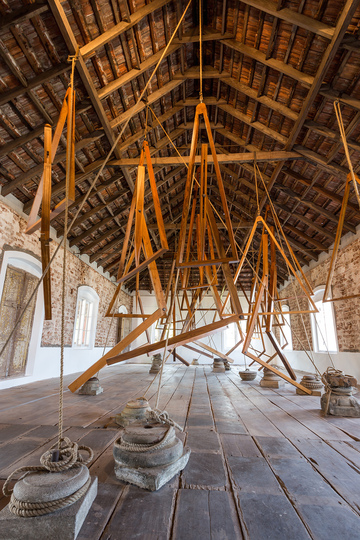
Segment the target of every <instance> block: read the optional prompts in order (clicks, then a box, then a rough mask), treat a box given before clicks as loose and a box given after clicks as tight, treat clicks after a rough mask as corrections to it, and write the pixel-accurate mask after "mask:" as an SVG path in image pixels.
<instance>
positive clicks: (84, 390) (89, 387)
mask: <svg viewBox="0 0 360 540" xmlns="http://www.w3.org/2000/svg"><path fill="white" fill-rule="evenodd" d="M103 391H104V389H103V388H102V387H101V386H100V381H99V379H98V378H97V377H91V379H89V380H88V381H86V383H84V384H83V385H82V387H81V388H80V390H79V394H82V395H85V396H97V395H98V394H101V393H102V392H103Z"/></svg>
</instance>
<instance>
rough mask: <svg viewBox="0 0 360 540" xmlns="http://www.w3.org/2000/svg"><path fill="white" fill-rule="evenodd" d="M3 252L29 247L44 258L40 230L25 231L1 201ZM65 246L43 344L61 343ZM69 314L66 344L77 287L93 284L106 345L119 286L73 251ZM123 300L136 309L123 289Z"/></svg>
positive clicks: (99, 335)
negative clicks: (109, 314)
mask: <svg viewBox="0 0 360 540" xmlns="http://www.w3.org/2000/svg"><path fill="white" fill-rule="evenodd" d="M0 216H1V219H0V254H2V252H3V250H4V248H5V249H9V248H13V249H19V250H25V251H26V252H27V253H29V254H31V255H33V256H35V257H36V258H38V259H39V258H40V241H39V236H40V235H39V232H36V233H34V234H32V235H27V234H25V228H26V220H25V219H24V218H22V217H21V216H20V215H19V214H18V213H17V212H16V211H15V210H13V209H12V208H10V207H9V206H7V205H6V204H4V203H3V202H1V201H0ZM57 245H58V244H57V243H56V242H51V244H50V248H51V255H52V254H53V253H54V251H55V249H56V247H57ZM63 253H64V252H63V249H62V248H61V249H60V250H59V252H58V254H57V256H56V258H55V260H54V262H53V264H52V268H51V286H52V320H51V321H44V326H43V333H42V339H41V345H42V346H46V347H49V346H59V345H60V332H61V291H62V261H63ZM66 279H67V284H66V313H65V317H66V319H65V321H66V322H65V345H66V346H71V344H72V338H73V331H74V320H75V313H76V299H77V289H78V287H79V286H80V285H88V286H89V287H92V288H93V289H94V290H95V291H96V292H97V294H98V295H99V297H100V302H99V311H98V318H97V327H96V338H95V347H103V346H104V344H105V341H106V336H107V334H108V331H109V326H110V324H111V319H110V318H105V317H104V315H105V313H106V310H107V307H108V305H109V303H110V300H111V298H112V296H113V294H114V291H115V289H116V286H115V285H114V283H112V282H111V281H110V280H108V279H107V278H106V277H105V276H103V275H101V274H99V272H97V271H96V270H95V269H94V268H92V267H91V266H89V265H87V264H86V263H85V262H83V261H82V260H81V259H80V258H78V257H77V256H76V255H74V254H73V253H71V252H69V251H68V253H67V272H66ZM119 303H120V304H124V305H125V306H126V307H127V310H128V312H129V313H131V311H132V297H131V296H130V295H128V294H126V293H125V292H124V291H121V292H120V297H119ZM117 325H118V319H114V320H113V323H112V326H111V331H110V334H109V338H108V343H107V344H108V346H113V345H114V344H115V343H116V341H115V340H116V336H117Z"/></svg>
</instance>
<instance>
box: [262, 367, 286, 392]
mask: <svg viewBox="0 0 360 540" xmlns="http://www.w3.org/2000/svg"><path fill="white" fill-rule="evenodd" d="M260 386H262V387H264V388H284V386H285V381H284V380H283V379H282V378H281V377H279V375H276V373H274V372H273V371H271V370H270V369H268V368H264V375H263V378H262V379H261V381H260Z"/></svg>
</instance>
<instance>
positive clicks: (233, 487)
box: [0, 364, 360, 540]
mask: <svg viewBox="0 0 360 540" xmlns="http://www.w3.org/2000/svg"><path fill="white" fill-rule="evenodd" d="M148 370H149V366H148V365H135V364H133V365H131V364H128V365H123V366H112V367H109V368H107V369H106V370H104V371H103V372H102V373H101V384H102V386H103V388H104V393H103V394H101V395H99V396H94V397H91V396H80V395H78V394H71V393H70V392H69V391H66V392H65V396H64V425H65V434H66V435H67V436H69V437H70V438H71V439H72V440H77V441H81V444H86V445H89V446H91V447H92V448H93V450H94V453H95V458H94V461H93V463H92V465H91V467H90V470H91V473H92V474H93V475H96V476H97V477H98V479H99V492H98V496H97V499H96V500H95V502H94V505H93V507H92V509H91V512H90V513H89V515H88V517H87V519H86V521H85V523H84V525H83V527H82V529H81V531H80V534H79V536H78V538H79V540H89V539H91V540H97V539H101V540H109V539H111V540H121V539H126V540H132V539H140V540H153V539H159V540H165V539H176V540H185V539H186V540H207V539H212V540H225V539H231V540H232V539H243V538H244V539H250V540H264V539H266V540H292V539H295V538H296V540H302V539H309V538H313V539H317V540H318V539H319V540H322V539H324V540H329V539H330V540H331V539H336V540H337V539H342V538H354V539H360V516H359V514H360V482H359V480H360V477H359V474H360V419H359V420H358V419H347V418H324V417H323V416H322V415H321V413H320V403H319V402H320V398H318V397H312V396H297V395H296V394H295V390H294V389H293V388H292V387H290V385H286V388H284V389H282V390H271V389H266V388H261V387H260V386H259V384H258V381H254V382H252V383H244V382H242V381H241V380H240V378H239V376H238V374H237V370H236V368H234V367H233V368H232V371H231V372H226V373H224V374H222V373H221V374H214V373H212V372H211V368H210V367H209V366H199V367H193V366H191V367H189V368H185V367H184V366H183V365H178V364H173V365H169V366H166V368H165V370H164V375H163V379H162V388H161V398H160V408H162V409H166V410H167V411H168V412H169V414H170V415H171V417H172V418H173V419H174V420H175V421H176V422H178V423H179V424H180V425H182V426H183V427H185V430H186V431H185V434H184V435H183V436H182V437H184V438H185V442H186V444H187V446H189V447H190V448H191V456H190V460H189V463H188V465H187V467H186V469H185V470H184V471H183V472H182V473H181V474H180V475H178V476H177V477H176V478H174V479H173V480H172V481H171V482H169V483H168V484H167V485H166V486H164V487H163V488H161V489H160V490H159V491H158V492H156V493H151V492H147V491H145V490H142V489H139V488H137V487H134V486H130V485H128V484H125V483H122V482H119V481H118V480H117V479H116V477H115V474H114V462H113V457H112V447H113V442H114V440H115V439H116V437H117V435H118V429H117V428H116V426H115V424H114V421H113V417H114V415H115V414H116V413H117V412H120V411H121V410H122V408H123V407H124V405H125V404H126V402H127V401H128V400H129V399H131V398H135V397H140V396H142V395H143V394H144V392H145V391H146V390H147V389H148V387H149V384H150V383H151V381H152V376H151V375H149V373H148ZM74 378H75V376H74V375H72V376H67V377H66V378H65V379H66V383H69V382H70V381H71V380H73V379H74ZM156 387H157V382H156V383H155V384H153V385H152V386H151V387H150V389H149V390H148V393H147V397H148V398H150V403H151V404H152V405H154V403H155V392H156ZM57 408H58V394H57V381H56V380H54V379H51V380H48V381H43V382H39V383H32V384H29V385H26V386H22V387H17V388H14V389H9V390H2V391H1V392H0V413H1V416H0V422H1V423H0V469H1V473H0V484H1V485H2V484H3V482H4V480H5V478H6V477H7V476H8V474H10V472H11V471H12V470H14V469H15V468H16V467H19V466H23V465H30V464H32V465H37V464H39V458H40V456H41V454H42V453H43V452H44V451H45V450H46V449H47V448H48V447H49V446H50V445H51V444H53V442H54V441H55V440H56V434H57V427H56V425H57V421H58V411H57ZM5 504H7V500H6V498H5V497H2V498H0V508H2V507H4V506H5ZM0 538H1V531H0Z"/></svg>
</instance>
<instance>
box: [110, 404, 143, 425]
mask: <svg viewBox="0 0 360 540" xmlns="http://www.w3.org/2000/svg"><path fill="white" fill-rule="evenodd" d="M150 410H151V407H150V405H149V402H148V400H147V399H144V398H137V399H134V400H131V401H128V402H127V404H126V405H125V407H124V409H123V410H122V411H121V413H119V414H116V415H115V422H116V423H117V424H118V425H119V426H121V427H125V426H128V425H129V424H131V423H133V422H142V421H146V418H147V417H146V413H147V412H148V411H150Z"/></svg>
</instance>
